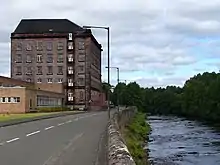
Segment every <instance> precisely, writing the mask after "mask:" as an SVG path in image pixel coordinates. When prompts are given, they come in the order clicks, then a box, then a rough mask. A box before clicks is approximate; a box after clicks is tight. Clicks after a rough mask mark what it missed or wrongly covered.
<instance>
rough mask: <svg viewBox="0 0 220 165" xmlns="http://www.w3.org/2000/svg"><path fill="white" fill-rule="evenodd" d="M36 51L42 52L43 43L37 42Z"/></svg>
mask: <svg viewBox="0 0 220 165" xmlns="http://www.w3.org/2000/svg"><path fill="white" fill-rule="evenodd" d="M37 50H43V43H42V42H37Z"/></svg>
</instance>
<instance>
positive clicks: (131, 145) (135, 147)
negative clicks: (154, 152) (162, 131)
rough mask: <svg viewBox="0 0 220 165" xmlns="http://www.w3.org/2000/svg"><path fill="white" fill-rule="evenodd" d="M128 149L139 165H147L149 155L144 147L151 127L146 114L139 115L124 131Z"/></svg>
mask: <svg viewBox="0 0 220 165" xmlns="http://www.w3.org/2000/svg"><path fill="white" fill-rule="evenodd" d="M123 132H124V133H123V134H124V138H125V141H126V144H127V147H128V149H129V151H130V153H131V155H132V157H133V158H134V160H135V162H136V164H137V165H146V164H147V153H146V151H145V150H144V148H143V146H144V143H145V141H146V140H147V135H148V134H149V132H150V126H149V125H148V124H147V123H146V118H145V114H143V113H138V114H136V116H135V117H134V119H133V120H132V121H131V122H130V124H128V125H127V126H126V127H125V130H123Z"/></svg>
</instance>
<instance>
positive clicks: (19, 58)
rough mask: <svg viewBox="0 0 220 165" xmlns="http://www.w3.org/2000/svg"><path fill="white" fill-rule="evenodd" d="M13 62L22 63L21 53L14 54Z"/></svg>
mask: <svg viewBox="0 0 220 165" xmlns="http://www.w3.org/2000/svg"><path fill="white" fill-rule="evenodd" d="M15 62H16V63H22V55H21V54H16V57H15Z"/></svg>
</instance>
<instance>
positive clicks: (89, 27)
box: [83, 26, 110, 118]
mask: <svg viewBox="0 0 220 165" xmlns="http://www.w3.org/2000/svg"><path fill="white" fill-rule="evenodd" d="M83 28H85V29H105V30H107V35H108V36H107V37H108V85H110V28H109V27H104V26H83ZM107 97H108V117H109V118H110V91H109V90H108V96H107Z"/></svg>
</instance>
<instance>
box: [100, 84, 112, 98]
mask: <svg viewBox="0 0 220 165" xmlns="http://www.w3.org/2000/svg"><path fill="white" fill-rule="evenodd" d="M111 88H112V85H111V84H108V83H106V82H103V83H102V91H103V92H104V93H105V96H106V99H108V92H109V94H110V99H111V98H112V92H111Z"/></svg>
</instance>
